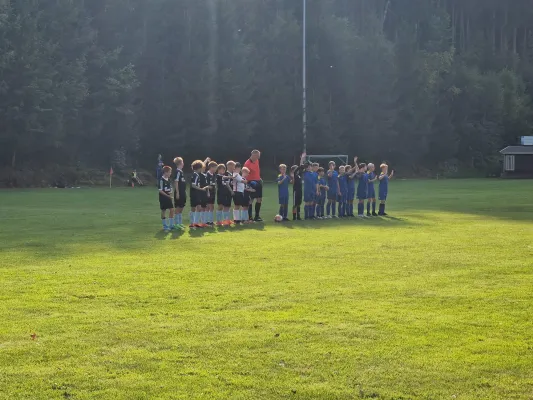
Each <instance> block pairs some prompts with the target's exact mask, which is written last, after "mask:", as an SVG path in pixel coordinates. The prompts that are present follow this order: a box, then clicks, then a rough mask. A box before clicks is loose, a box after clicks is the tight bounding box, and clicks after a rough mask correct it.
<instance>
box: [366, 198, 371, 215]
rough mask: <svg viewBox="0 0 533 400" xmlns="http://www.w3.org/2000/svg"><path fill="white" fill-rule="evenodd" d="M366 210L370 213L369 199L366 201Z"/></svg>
mask: <svg viewBox="0 0 533 400" xmlns="http://www.w3.org/2000/svg"><path fill="white" fill-rule="evenodd" d="M366 212H367V214H370V202H369V201H367V202H366Z"/></svg>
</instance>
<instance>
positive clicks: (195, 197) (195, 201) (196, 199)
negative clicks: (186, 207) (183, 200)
mask: <svg viewBox="0 0 533 400" xmlns="http://www.w3.org/2000/svg"><path fill="white" fill-rule="evenodd" d="M200 205H202V192H200V191H199V190H195V191H194V192H192V191H191V208H196V207H198V206H200Z"/></svg>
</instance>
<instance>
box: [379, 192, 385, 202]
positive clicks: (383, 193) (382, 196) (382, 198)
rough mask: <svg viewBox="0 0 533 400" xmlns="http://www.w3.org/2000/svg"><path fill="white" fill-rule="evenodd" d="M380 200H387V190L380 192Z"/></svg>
mask: <svg viewBox="0 0 533 400" xmlns="http://www.w3.org/2000/svg"><path fill="white" fill-rule="evenodd" d="M379 200H381V201H385V200H387V192H381V191H380V192H379Z"/></svg>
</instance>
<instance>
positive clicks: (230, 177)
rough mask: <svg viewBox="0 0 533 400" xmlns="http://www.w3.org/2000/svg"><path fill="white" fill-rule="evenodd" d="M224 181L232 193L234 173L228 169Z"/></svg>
mask: <svg viewBox="0 0 533 400" xmlns="http://www.w3.org/2000/svg"><path fill="white" fill-rule="evenodd" d="M224 176H225V179H224V183H225V184H226V187H227V188H228V192H230V193H231V187H232V186H233V174H232V173H231V172H228V171H226V174H225V175H224Z"/></svg>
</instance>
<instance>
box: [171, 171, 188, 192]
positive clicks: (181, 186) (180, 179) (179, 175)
mask: <svg viewBox="0 0 533 400" xmlns="http://www.w3.org/2000/svg"><path fill="white" fill-rule="evenodd" d="M174 182H177V183H178V191H179V194H180V196H182V195H184V194H185V191H186V189H187V183H186V182H185V175H183V171H182V170H181V169H178V170H176V178H175V179H174Z"/></svg>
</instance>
